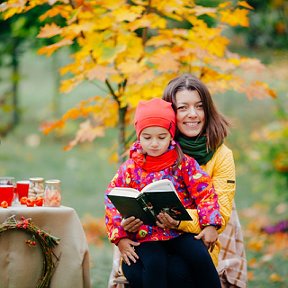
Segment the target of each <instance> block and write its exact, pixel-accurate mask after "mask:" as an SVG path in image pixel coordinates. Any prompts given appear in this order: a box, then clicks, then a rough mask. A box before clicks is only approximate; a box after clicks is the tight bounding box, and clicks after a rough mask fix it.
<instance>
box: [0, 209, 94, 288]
mask: <svg viewBox="0 0 288 288" xmlns="http://www.w3.org/2000/svg"><path fill="white" fill-rule="evenodd" d="M12 215H15V218H16V219H17V220H19V219H20V218H21V217H22V216H23V217H25V218H31V219H32V222H33V223H34V224H35V225H37V226H38V227H39V228H41V229H43V230H45V231H47V232H48V233H50V234H52V235H53V236H56V237H59V238H60V243H59V245H57V246H56V248H55V249H54V252H55V254H56V255H57V256H59V257H60V258H59V262H58V263H57V267H56V269H55V272H54V275H53V277H52V280H51V286H50V287H51V288H82V287H83V288H89V287H91V283H90V272H89V251H88V244H87V241H86V237H85V234H84V231H83V227H82V224H81V222H80V220H79V217H78V215H77V213H76V212H75V210H74V209H73V208H70V207H65V206H61V207H26V206H19V207H18V206H17V207H9V208H7V209H4V208H0V224H1V223H3V222H4V221H5V220H6V219H7V218H8V217H10V216H12ZM27 239H31V237H30V235H29V234H27V233H24V232H21V231H16V230H13V231H10V230H9V231H5V232H3V233H1V234H0V287H1V288H18V287H19V288H20V287H21V288H33V287H36V283H37V281H38V280H39V278H40V275H41V272H42V263H43V256H42V252H41V249H40V247H39V245H38V246H37V245H36V247H29V246H28V245H27V244H26V243H25V241H26V240H27Z"/></svg>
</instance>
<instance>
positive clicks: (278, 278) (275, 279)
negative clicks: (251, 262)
mask: <svg viewBox="0 0 288 288" xmlns="http://www.w3.org/2000/svg"><path fill="white" fill-rule="evenodd" d="M269 280H270V281H271V282H283V281H284V279H283V278H282V277H281V276H280V275H279V274H277V273H272V274H271V275H270V276H269Z"/></svg>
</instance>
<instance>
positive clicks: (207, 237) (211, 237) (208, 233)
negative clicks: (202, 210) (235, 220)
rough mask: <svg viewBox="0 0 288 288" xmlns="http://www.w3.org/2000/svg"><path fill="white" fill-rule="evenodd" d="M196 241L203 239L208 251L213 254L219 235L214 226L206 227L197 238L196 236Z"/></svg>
mask: <svg viewBox="0 0 288 288" xmlns="http://www.w3.org/2000/svg"><path fill="white" fill-rule="evenodd" d="M195 239H198V240H199V239H202V241H203V242H204V244H205V246H206V247H207V249H208V250H210V252H212V251H213V250H214V247H215V245H216V242H217V240H218V233H217V230H216V228H215V227H214V226H206V227H205V228H204V229H203V230H202V231H201V232H200V233H199V234H198V235H197V236H195Z"/></svg>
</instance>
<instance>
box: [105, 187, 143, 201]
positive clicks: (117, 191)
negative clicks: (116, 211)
mask: <svg viewBox="0 0 288 288" xmlns="http://www.w3.org/2000/svg"><path fill="white" fill-rule="evenodd" d="M139 193H140V192H139V191H138V190H136V189H134V188H129V187H115V188H113V189H112V190H111V191H110V193H109V194H108V195H116V196H123V197H130V198H137V196H138V195H139Z"/></svg>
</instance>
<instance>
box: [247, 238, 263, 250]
mask: <svg viewBox="0 0 288 288" xmlns="http://www.w3.org/2000/svg"><path fill="white" fill-rule="evenodd" d="M247 247H248V248H249V249H250V250H252V251H256V252H259V251H261V250H262V249H263V247H264V241H263V239H259V238H253V239H250V240H249V242H248V245H247Z"/></svg>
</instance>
